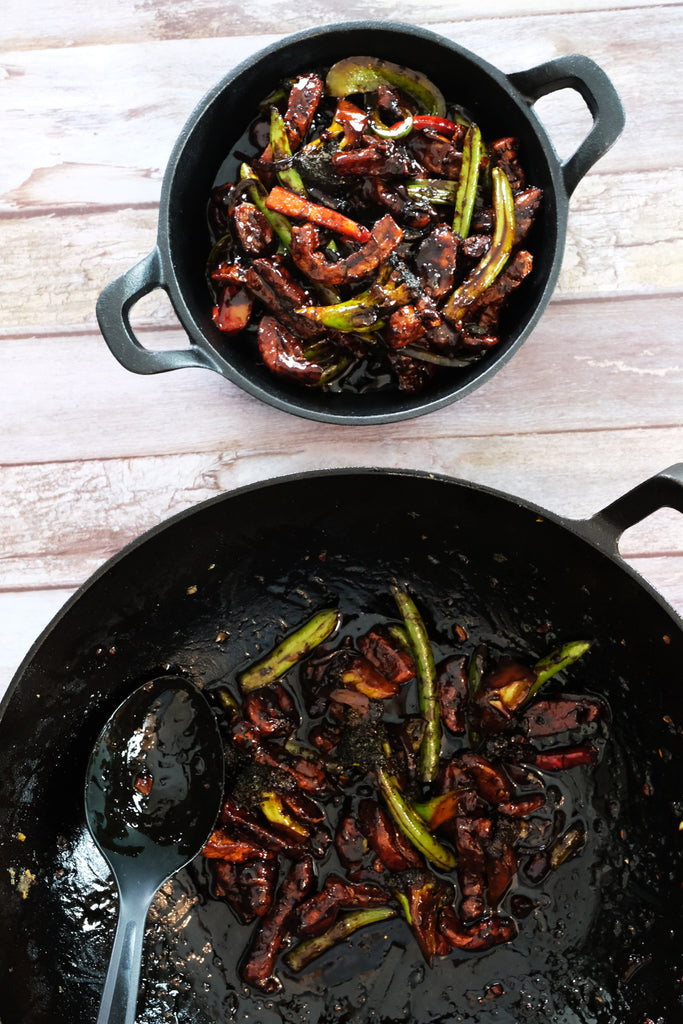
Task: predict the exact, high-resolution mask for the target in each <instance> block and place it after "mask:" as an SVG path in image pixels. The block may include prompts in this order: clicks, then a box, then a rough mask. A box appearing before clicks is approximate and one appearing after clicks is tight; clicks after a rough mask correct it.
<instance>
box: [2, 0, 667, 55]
mask: <svg viewBox="0 0 683 1024" xmlns="http://www.w3.org/2000/svg"><path fill="white" fill-rule="evenodd" d="M667 6H671V5H667ZM659 7H661V4H660V2H659V0H618V2H616V3H615V2H614V0H578V2H577V0H553V2H552V3H546V2H544V0H520V2H518V3H515V6H514V9H513V10H514V14H515V15H520V14H522V15H532V14H545V15H548V14H565V15H566V14H575V13H578V12H583V11H587V12H591V11H596V10H598V11H608V12H611V13H616V12H619V13H621V12H623V11H625V10H628V9H630V8H655V9H657V8H659ZM40 11H41V16H40V18H38V19H35V18H34V19H31V20H28V19H27V17H26V6H25V5H24V4H22V3H21V0H8V2H7V6H6V10H5V14H4V17H3V23H4V35H5V38H6V40H7V47H8V48H12V49H14V48H16V49H34V48H35V47H36V45H40V46H41V47H42V48H47V47H61V46H83V45H92V44H94V43H125V42H129V41H130V40H131V39H139V40H143V41H145V42H156V41H159V40H168V39H200V38H203V37H205V36H247V35H250V34H253V33H257V34H261V33H269V32H270V33H274V34H278V33H282V34H284V33H286V32H297V31H301V30H302V29H306V28H309V27H310V26H311V25H329V24H332V23H333V22H337V21H350V20H356V19H360V20H363V19H366V18H373V19H378V20H386V19H391V20H401V21H408V22H410V23H414V22H415V20H416V12H419V21H420V23H421V24H423V25H432V24H434V23H436V22H440V21H443V20H444V19H446V18H452V19H455V18H457V19H459V20H460V19H462V20H465V21H471V20H473V19H475V18H476V19H481V18H487V19H493V18H496V19H497V18H505V19H507V18H509V17H510V15H511V13H512V10H511V5H510V4H509V3H508V2H507V0H480V2H479V3H477V4H476V6H474V7H473V5H472V4H471V3H466V2H465V0H450V2H445V3H442V2H439V0H424V2H423V3H421V4H420V5H419V8H416V5H415V3H414V0H410V2H409V0H375V2H374V3H373V5H372V8H368V5H367V3H364V2H361V0H344V2H342V3H335V4H330V3H327V2H326V0H313V2H309V3H308V4H306V6H305V8H304V7H301V6H299V5H297V4H283V3H282V2H281V0H257V2H255V3H254V2H252V3H251V4H244V3H236V2H235V0H228V2H227V3H219V2H216V0H213V2H212V0H200V2H197V0H163V2H161V0H138V2H131V0H115V2H113V3H107V4H102V5H98V6H97V8H93V7H92V5H90V4H89V3H87V0H70V3H69V4H68V5H67V4H64V3H62V2H60V0H42V3H41V4H40Z"/></svg>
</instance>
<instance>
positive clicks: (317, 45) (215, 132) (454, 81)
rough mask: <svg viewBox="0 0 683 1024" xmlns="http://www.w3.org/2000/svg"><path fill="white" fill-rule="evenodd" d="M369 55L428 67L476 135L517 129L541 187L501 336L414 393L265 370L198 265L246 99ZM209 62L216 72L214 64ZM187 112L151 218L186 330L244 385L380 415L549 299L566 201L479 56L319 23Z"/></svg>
mask: <svg viewBox="0 0 683 1024" xmlns="http://www.w3.org/2000/svg"><path fill="white" fill-rule="evenodd" d="M368 53H369V54H371V55H372V56H379V57H382V58H385V59H388V60H393V61H395V62H398V63H403V64H406V65H407V66H409V67H413V68H416V69H417V70H423V71H425V72H426V73H428V74H429V76H430V78H432V80H433V81H434V82H435V83H436V85H438V86H439V88H440V89H441V90H442V92H443V94H444V96H445V97H446V100H447V101H448V100H453V101H455V102H459V103H461V104H462V105H463V106H465V107H466V108H467V109H469V110H470V112H471V114H472V116H473V117H474V118H475V119H476V120H477V121H478V123H479V124H480V127H481V129H482V132H483V135H484V138H488V139H492V138H496V137H498V136H501V135H510V134H512V135H516V136H518V137H519V138H520V139H521V142H522V159H523V163H524V166H525V169H526V171H527V177H528V180H529V182H530V183H531V184H535V185H539V186H541V187H542V188H543V190H544V201H543V205H542V208H541V210H542V212H541V213H540V214H539V217H538V220H537V223H536V225H535V227H534V230H533V232H532V235H531V236H530V239H529V248H530V250H531V251H532V252H533V253H534V259H535V264H534V270H533V272H532V274H531V276H530V279H529V280H528V281H526V282H525V285H524V288H523V289H522V290H521V292H522V294H521V295H520V294H518V295H515V296H513V297H512V299H511V301H510V304H509V308H508V310H507V320H506V327H505V331H504V336H503V339H502V340H501V342H500V343H499V345H497V346H496V347H495V349H493V350H492V351H491V352H490V353H488V354H487V355H485V356H484V358H483V359H482V360H480V361H478V362H477V363H476V364H474V365H473V366H472V367H469V368H467V369H463V370H458V371H457V372H456V373H454V374H442V375H438V376H437V380H436V381H434V382H432V384H431V385H430V388H429V389H428V390H427V391H426V392H424V393H422V394H418V395H414V396H405V395H401V394H396V393H391V392H386V393H385V392H382V393H378V394H369V393H368V394H364V395H360V396H359V395H353V394H340V395H334V396H330V395H325V394H320V393H319V392H317V391H316V390H315V389H305V388H301V387H300V386H296V385H291V384H288V382H286V381H283V380H281V379H279V378H277V379H276V378H274V377H273V375H272V374H271V373H270V372H269V371H268V370H266V368H265V367H264V366H262V365H261V364H260V362H259V361H258V359H257V358H256V357H255V355H254V351H253V346H252V345H251V344H240V339H227V340H226V338H225V336H224V335H222V334H221V332H220V331H218V329H217V328H216V327H215V326H214V325H213V323H212V321H211V305H210V300H209V298H208V292H207V285H206V279H205V275H204V267H205V264H206V259H207V256H208V253H209V249H210V239H209V233H208V228H207V226H206V205H207V201H208V196H209V193H210V190H211V188H212V186H213V185H214V183H215V182H216V176H217V174H218V171H219V168H220V167H221V165H222V164H223V162H224V160H225V157H226V155H227V153H228V151H229V150H230V149H231V147H232V146H233V144H234V143H235V142H236V141H237V140H238V139H239V138H240V136H241V135H242V133H243V132H244V131H245V129H246V128H247V126H248V125H249V123H250V122H251V121H252V120H253V118H254V117H255V116H256V113H257V109H256V108H257V104H258V103H259V102H260V100H262V99H263V98H264V97H265V96H267V95H268V94H269V93H270V92H271V91H272V90H273V89H274V88H275V87H276V86H277V85H278V84H279V83H280V82H281V80H282V79H283V78H285V77H288V76H292V75H296V74H299V73H301V72H304V71H309V70H311V69H315V68H319V69H322V70H324V69H325V68H326V67H329V66H330V65H331V64H333V63H334V62H335V61H336V60H339V59H341V58H342V57H346V56H349V55H353V54H368ZM216 71H217V74H219V73H220V69H219V68H217V69H216ZM199 114H201V116H198V115H199ZM194 118H195V120H194V123H193V125H192V127H191V129H190V131H189V134H188V135H187V136H186V137H185V138H184V139H183V142H182V146H181V148H180V149H179V151H178V153H177V158H176V160H172V161H171V163H170V164H169V168H168V169H167V176H169V178H168V184H167V185H166V186H165V187H167V188H168V194H167V196H166V197H165V199H162V213H161V226H162V229H163V230H164V231H165V230H166V229H167V231H168V241H169V245H170V252H171V256H172V259H171V264H172V274H173V278H174V279H175V280H174V282H173V283H172V284H171V297H172V298H173V299H174V302H175V303H176V306H177V309H178V313H179V315H180V317H181V320H182V321H183V323H184V325H185V327H186V329H187V330H188V331H189V333H190V335H191V337H192V338H193V340H194V341H196V342H198V343H200V344H206V343H207V342H208V343H209V345H210V347H211V349H212V351H213V352H214V353H215V354H217V355H218V356H219V358H220V360H221V361H222V363H223V365H224V366H226V367H230V368H231V370H230V373H229V375H230V376H232V377H233V379H237V380H238V382H239V383H241V384H242V385H243V386H247V388H248V390H253V389H254V388H255V389H257V391H259V392H261V393H262V394H264V395H268V396H271V397H272V396H277V397H279V398H281V399H283V400H284V401H285V402H292V403H293V404H296V405H298V406H299V407H301V408H303V409H307V410H309V411H313V412H315V411H323V412H324V411H328V412H330V411H332V412H334V413H337V414H341V415H344V416H345V415H350V416H353V415H362V414H365V415H382V414H387V413H395V412H399V411H402V410H405V409H406V408H409V407H410V408H418V407H422V406H428V405H432V404H434V403H436V404H438V403H439V401H440V400H443V399H444V398H445V397H446V396H449V395H451V394H453V393H454V392H455V393H459V392H460V391H461V390H463V389H467V388H468V386H470V385H471V384H472V382H473V381H474V380H477V379H479V378H480V377H481V375H482V374H483V373H486V372H487V371H488V370H489V369H490V368H491V367H492V366H494V365H496V364H497V363H499V362H500V361H501V359H504V358H506V357H507V355H508V354H510V353H511V350H512V349H513V348H514V347H516V345H517V343H518V342H520V341H521V335H522V332H525V331H526V328H527V326H528V325H529V324H530V323H531V322H532V321H534V322H535V317H536V313H537V311H538V312H540V309H539V306H541V305H545V302H546V301H547V299H548V298H549V294H550V291H551V290H552V285H553V284H554V278H555V276H556V271H557V270H558V269H559V267H558V262H559V259H560V258H561V249H562V246H563V243H564V217H565V207H566V198H565V199H563V198H562V197H561V196H559V195H558V194H557V191H556V190H557V184H556V180H553V164H554V165H555V167H556V166H557V165H556V158H554V156H551V155H550V153H551V150H550V146H549V144H548V142H547V139H545V138H544V135H543V129H541V128H540V127H539V126H538V122H536V121H535V117H534V115H533V114H530V113H529V111H528V109H527V108H526V106H522V105H520V104H519V103H518V102H517V101H516V100H515V99H514V98H513V96H512V95H511V91H510V89H509V86H508V84H507V82H506V80H505V79H504V78H503V76H502V75H497V74H496V77H493V76H492V74H491V73H490V71H489V69H488V67H487V66H484V67H482V66H481V64H480V62H479V61H478V60H477V59H476V58H474V57H473V56H471V55H468V54H467V52H466V51H463V50H461V49H460V48H459V47H456V46H455V45H453V44H450V43H448V41H446V40H443V41H439V40H438V39H436V38H435V37H434V36H433V35H431V34H428V33H425V34H422V33H421V32H419V31H418V30H411V31H407V30H399V29H391V28H388V29H385V28H377V27H369V28H366V29H362V30H361V29H343V28H342V29H337V30H333V31H328V30H321V31H320V32H317V33H315V34H313V35H311V36H310V37H306V38H303V39H301V40H299V41H297V42H290V43H287V41H285V42H284V43H283V44H282V45H280V46H277V47H275V48H273V49H271V50H270V51H269V52H268V54H267V56H265V57H262V58H260V59H258V60H255V61H254V62H252V63H250V64H249V65H248V67H246V68H245V69H244V70H242V71H241V72H240V73H239V74H238V75H237V76H236V77H230V78H229V79H228V80H227V82H226V84H225V85H224V86H223V87H221V88H220V89H219V91H218V92H217V94H216V95H215V96H214V98H213V99H211V100H210V101H209V102H208V103H207V104H206V106H205V107H204V108H199V109H198V111H197V112H196V113H195V115H194ZM331 403H333V404H331Z"/></svg>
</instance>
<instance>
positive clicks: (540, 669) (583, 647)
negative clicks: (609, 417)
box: [524, 640, 590, 704]
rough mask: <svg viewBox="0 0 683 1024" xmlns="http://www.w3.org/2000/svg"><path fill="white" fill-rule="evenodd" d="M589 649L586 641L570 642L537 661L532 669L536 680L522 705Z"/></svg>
mask: <svg viewBox="0 0 683 1024" xmlns="http://www.w3.org/2000/svg"><path fill="white" fill-rule="evenodd" d="M589 647H590V643H589V642H588V641H587V640H570V641H569V642H568V643H566V644H563V645H562V647H558V648H557V650H555V651H551V653H550V654H546V655H545V657H543V658H541V660H540V661H537V662H536V664H535V665H534V668H533V672H534V674H535V676H536V679H535V681H534V682H533V683H532V684H531V687H530V688H529V692H528V694H527V695H526V699H525V701H524V703H525V704H527V703H528V702H529V701H530V700H531V698H532V697H533V696H534V694H536V693H538V691H539V690H540V689H541V687H542V686H543V685H544V683H547V682H548V680H549V679H552V677H553V676H554V675H556V674H557V673H558V672H561V671H562V669H564V668H568V667H569V666H570V665H573V664H574V662H575V661H578V659H579V658H580V657H581V656H582V655H584V654H585V653H586V651H587V650H588V649H589Z"/></svg>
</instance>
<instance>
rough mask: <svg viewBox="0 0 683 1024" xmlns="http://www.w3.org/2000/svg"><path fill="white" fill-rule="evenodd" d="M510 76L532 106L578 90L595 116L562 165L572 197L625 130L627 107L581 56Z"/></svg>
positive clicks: (599, 70)
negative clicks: (562, 91)
mask: <svg viewBox="0 0 683 1024" xmlns="http://www.w3.org/2000/svg"><path fill="white" fill-rule="evenodd" d="M508 77H509V79H510V80H511V82H512V84H513V85H514V86H515V88H517V89H519V91H520V92H521V93H522V95H523V96H524V98H525V99H526V101H527V102H528V103H529V105H532V104H534V103H535V102H536V100H538V99H540V98H541V96H546V95H547V94H548V93H551V92H557V91H558V90H560V89H574V90H576V92H578V93H580V95H581V96H582V97H583V99H584V100H585V102H586V106H587V107H588V109H589V111H590V113H591V115H592V117H593V127H592V128H591V130H590V131H589V133H588V135H587V136H586V138H585V139H584V140H583V142H582V143H581V145H580V146H579V148H578V149H577V150H576V152H575V153H574V154H573V156H571V157H570V158H569V159H568V160H566V161H565V162H564V163H563V164H562V165H561V171H562V177H563V180H564V186H565V188H566V190H567V195H568V196H571V194H572V192H573V191H574V189H575V188H576V186H577V185H578V183H579V182H580V181H581V179H582V178H583V176H584V175H585V174H586V173H587V172H588V171H589V170H590V169H591V167H592V166H593V164H594V163H595V162H596V161H597V160H599V159H600V157H601V156H604V155H605V153H606V152H607V150H608V149H609V148H610V146H612V145H613V144H614V143H615V142H616V140H617V139H618V138H619V136H620V135H621V132H622V130H623V128H624V124H625V116H624V108H623V107H622V105H621V100H620V99H619V96H618V95H617V91H616V89H615V88H614V86H613V85H612V82H611V80H610V79H609V78H608V77H607V75H606V74H605V72H604V71H603V70H602V68H601V67H600V66H599V65H598V64H596V63H595V61H592V60H591V59H590V57H583V56H581V54H569V55H567V56H565V57H558V58H557V59H556V60H550V61H547V62H546V63H545V64H539V65H537V66H536V67H533V68H529V69H528V70H527V71H517V72H514V73H513V74H511V75H509V76H508Z"/></svg>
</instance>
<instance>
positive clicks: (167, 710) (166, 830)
mask: <svg viewBox="0 0 683 1024" xmlns="http://www.w3.org/2000/svg"><path fill="white" fill-rule="evenodd" d="M222 792H223V746H222V742H221V738H220V733H219V731H218V726H217V723H216V720H215V718H214V715H213V713H212V711H211V708H210V707H209V705H208V703H207V702H206V699H205V698H204V696H203V695H202V693H201V692H200V691H199V690H198V689H197V687H196V686H195V685H194V684H193V683H191V682H190V681H189V680H187V679H184V678H181V677H176V676H162V677H159V678H158V679H154V680H151V681H150V682H147V683H145V684H143V685H142V686H140V687H139V688H138V689H137V690H135V691H134V692H133V693H132V694H130V695H129V696H128V697H127V698H126V700H124V701H123V703H122V704H120V705H119V707H118V708H117V709H116V711H115V712H114V713H113V715H112V716H111V718H110V719H109V720H108V721H107V723H106V724H105V726H104V728H103V729H102V732H101V733H100V735H99V737H98V738H97V741H96V742H95V745H94V747H93V750H92V753H91V755H90V759H89V761H88V768H87V772H86V782H85V813H86V820H87V823H88V828H89V829H90V833H91V835H92V837H93V839H94V841H95V843H96V844H97V846H98V848H99V849H100V851H101V853H102V854H103V856H104V857H105V859H106V860H107V862H108V863H109V866H110V867H111V869H112V872H113V874H114V878H115V879H116V884H117V886H118V890H119V897H120V905H119V919H118V924H117V929H116V935H115V938H114V946H113V949H112V954H111V959H110V963H109V969H108V972H107V978H106V981H105V986H104V991H103V995H102V1000H101V1003H100V1010H99V1015H98V1018H97V1024H105V1022H110V1024H132V1022H133V1021H134V1020H135V1010H136V1003H137V995H138V983H139V978H140V965H141V957H142V940H143V935H144V927H145V920H146V917H147V912H148V910H149V907H150V904H151V902H152V900H153V898H154V896H155V894H156V892H157V891H158V889H159V888H160V887H161V886H162V885H163V884H164V882H165V881H166V880H167V879H168V878H170V877H171V875H173V874H175V872H176V871H179V870H180V869H181V868H182V867H184V866H185V865H186V864H188V863H189V861H191V860H192V859H193V858H194V857H195V856H196V855H197V854H198V853H199V851H200V850H201V848H202V847H203V846H204V844H205V843H206V840H207V839H208V837H209V835H210V834H211V830H212V829H213V826H214V823H215V821H216V818H217V816H218V811H219V808H220V801H221V795H222Z"/></svg>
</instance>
